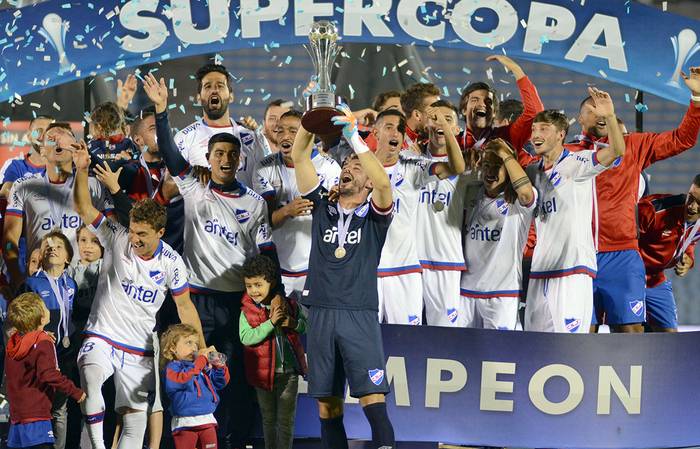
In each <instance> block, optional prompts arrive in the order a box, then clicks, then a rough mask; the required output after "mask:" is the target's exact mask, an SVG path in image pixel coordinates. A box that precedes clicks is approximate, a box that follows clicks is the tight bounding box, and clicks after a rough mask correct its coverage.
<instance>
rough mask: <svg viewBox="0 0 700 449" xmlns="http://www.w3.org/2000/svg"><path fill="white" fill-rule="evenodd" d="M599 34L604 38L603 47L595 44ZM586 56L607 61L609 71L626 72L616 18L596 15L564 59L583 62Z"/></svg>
mask: <svg viewBox="0 0 700 449" xmlns="http://www.w3.org/2000/svg"><path fill="white" fill-rule="evenodd" d="M601 34H602V35H603V37H604V38H605V45H598V44H596V41H598V38H599V37H600V35H601ZM588 56H596V57H598V58H603V59H607V60H608V66H609V67H610V68H611V69H615V70H620V71H622V72H626V71H627V59H626V58H625V48H624V47H623V46H622V33H621V32H620V22H619V21H618V20H617V17H612V16H606V15H603V14H598V13H596V14H595V15H594V16H593V18H592V19H591V21H590V22H588V25H586V28H584V29H583V31H581V34H580V35H579V37H578V39H576V42H574V45H572V46H571V48H570V49H569V51H568V53H566V56H564V58H565V59H568V60H569V61H576V62H583V61H584V60H585V59H586V57H588Z"/></svg>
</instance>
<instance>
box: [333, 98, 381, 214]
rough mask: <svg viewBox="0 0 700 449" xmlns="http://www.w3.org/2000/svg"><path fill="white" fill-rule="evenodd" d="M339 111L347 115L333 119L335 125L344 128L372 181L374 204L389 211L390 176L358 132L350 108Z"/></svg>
mask: <svg viewBox="0 0 700 449" xmlns="http://www.w3.org/2000/svg"><path fill="white" fill-rule="evenodd" d="M339 110H340V111H342V112H344V113H345V115H336V116H335V117H333V123H334V124H336V125H341V126H342V127H343V137H345V140H347V141H348V143H349V144H350V146H351V147H352V150H353V151H354V152H355V154H357V158H358V159H359V160H360V164H362V169H363V170H364V171H365V173H367V177H368V178H369V179H370V181H372V202H373V203H374V205H375V206H376V207H378V208H380V209H387V208H389V207H390V206H391V205H392V203H393V199H392V196H391V182H390V181H389V175H387V174H386V171H385V170H384V167H382V164H381V163H380V162H379V160H378V159H377V158H376V157H375V156H374V153H372V152H371V151H370V150H369V148H368V147H367V144H365V142H364V141H363V140H362V138H361V137H360V134H359V133H358V132H357V119H356V118H355V117H354V116H353V115H352V112H350V108H348V107H347V106H346V105H343V106H341V107H340V108H339Z"/></svg>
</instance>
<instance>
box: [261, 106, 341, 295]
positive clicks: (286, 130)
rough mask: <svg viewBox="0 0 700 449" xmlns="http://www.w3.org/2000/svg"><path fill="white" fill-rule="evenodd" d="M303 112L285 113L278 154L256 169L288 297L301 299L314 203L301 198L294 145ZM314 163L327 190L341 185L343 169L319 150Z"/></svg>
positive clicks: (279, 124) (279, 126)
mask: <svg viewBox="0 0 700 449" xmlns="http://www.w3.org/2000/svg"><path fill="white" fill-rule="evenodd" d="M301 116H302V115H301V112H299V111H296V110H291V111H288V112H285V113H284V114H282V117H280V118H279V120H278V122H277V126H276V137H275V142H277V143H278V146H279V148H280V151H279V153H274V154H271V155H269V156H267V157H265V158H264V159H263V160H262V161H260V163H259V164H258V166H257V169H256V170H255V177H254V178H255V179H254V188H255V190H256V191H257V192H258V193H259V194H260V195H261V196H262V197H263V198H265V200H266V201H267V206H268V210H269V211H271V220H270V222H271V223H272V241H273V242H274V243H275V247H276V248H277V254H278V256H279V260H280V270H281V272H282V282H283V283H284V287H285V291H286V294H287V296H290V295H295V296H296V297H297V299H299V298H300V296H301V292H302V290H304V283H305V282H306V273H307V270H308V267H309V251H311V210H312V208H313V203H312V202H311V201H309V200H307V199H304V198H302V197H301V193H300V192H299V189H298V188H297V185H296V184H297V181H296V176H295V168H294V162H293V161H292V146H293V144H294V138H295V137H296V135H297V132H298V130H299V128H300V127H301ZM311 162H312V163H313V164H314V167H316V174H317V175H318V178H319V179H320V180H321V184H322V185H323V187H324V188H326V190H330V189H331V187H333V186H335V185H337V184H338V177H339V176H340V166H339V165H338V163H336V162H335V161H334V160H333V159H331V158H330V157H329V156H326V155H323V154H320V153H319V152H318V151H317V150H316V149H314V151H313V152H312V153H311Z"/></svg>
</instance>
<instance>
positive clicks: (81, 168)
mask: <svg viewBox="0 0 700 449" xmlns="http://www.w3.org/2000/svg"><path fill="white" fill-rule="evenodd" d="M73 165H75V182H74V185H73V207H74V208H75V211H76V212H77V213H78V215H80V219H81V220H83V223H92V222H94V221H95V219H96V218H97V217H98V216H99V215H100V211H98V210H97V209H96V208H95V206H94V205H93V204H92V196H90V188H89V187H88V169H89V168H90V153H88V149H87V145H85V142H83V141H82V140H81V141H80V143H77V144H73Z"/></svg>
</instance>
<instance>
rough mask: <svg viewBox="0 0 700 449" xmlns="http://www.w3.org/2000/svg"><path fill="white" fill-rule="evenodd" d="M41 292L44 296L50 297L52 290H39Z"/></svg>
mask: <svg viewBox="0 0 700 449" xmlns="http://www.w3.org/2000/svg"><path fill="white" fill-rule="evenodd" d="M39 294H40V295H41V297H42V298H48V297H49V296H51V292H50V291H48V290H42V291H41V292H39Z"/></svg>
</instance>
